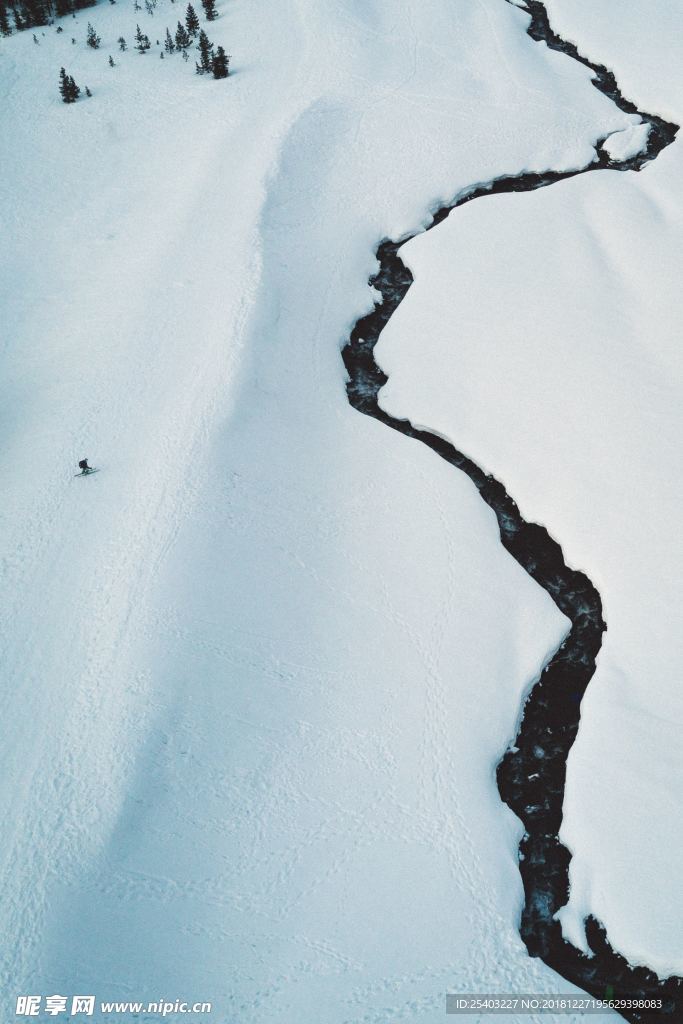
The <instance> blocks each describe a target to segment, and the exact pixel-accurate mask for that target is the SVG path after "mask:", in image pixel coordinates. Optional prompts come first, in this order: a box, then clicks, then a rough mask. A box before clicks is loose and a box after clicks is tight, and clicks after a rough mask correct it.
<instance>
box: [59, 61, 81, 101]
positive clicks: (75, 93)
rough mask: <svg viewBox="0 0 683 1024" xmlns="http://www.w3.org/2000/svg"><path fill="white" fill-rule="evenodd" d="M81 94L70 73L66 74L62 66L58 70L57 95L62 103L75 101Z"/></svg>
mask: <svg viewBox="0 0 683 1024" xmlns="http://www.w3.org/2000/svg"><path fill="white" fill-rule="evenodd" d="M80 94H81V90H80V89H79V88H78V86H77V85H76V83H75V82H74V80H73V78H72V77H71V75H67V73H66V71H65V70H64V68H62V69H61V70H60V72H59V95H60V96H61V97H62V100H63V102H64V103H75V102H76V100H77V99H78V97H79V96H80Z"/></svg>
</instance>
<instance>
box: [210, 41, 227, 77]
mask: <svg viewBox="0 0 683 1024" xmlns="http://www.w3.org/2000/svg"><path fill="white" fill-rule="evenodd" d="M211 70H212V71H213V77H214V78H227V77H228V75H229V74H230V57H229V56H228V54H227V53H226V52H225V50H224V49H223V47H222V46H219V47H218V49H217V50H216V56H215V57H214V58H213V61H212V62H211Z"/></svg>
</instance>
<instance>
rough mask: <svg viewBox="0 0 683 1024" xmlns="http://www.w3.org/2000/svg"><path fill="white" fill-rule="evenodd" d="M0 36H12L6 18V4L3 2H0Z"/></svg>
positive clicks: (0, 0) (2, 0) (3, 0)
mask: <svg viewBox="0 0 683 1024" xmlns="http://www.w3.org/2000/svg"><path fill="white" fill-rule="evenodd" d="M0 35H3V36H11V35H12V29H11V28H10V23H9V18H8V17H7V4H6V3H5V0H0Z"/></svg>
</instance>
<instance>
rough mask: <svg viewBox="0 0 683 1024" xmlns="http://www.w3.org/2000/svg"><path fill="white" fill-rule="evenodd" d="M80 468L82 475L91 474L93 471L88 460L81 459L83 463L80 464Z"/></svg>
mask: <svg viewBox="0 0 683 1024" xmlns="http://www.w3.org/2000/svg"><path fill="white" fill-rule="evenodd" d="M78 468H79V469H80V471H81V472H82V473H89V472H90V469H91V467H90V466H89V465H88V460H87V459H81V461H80V462H79V463H78Z"/></svg>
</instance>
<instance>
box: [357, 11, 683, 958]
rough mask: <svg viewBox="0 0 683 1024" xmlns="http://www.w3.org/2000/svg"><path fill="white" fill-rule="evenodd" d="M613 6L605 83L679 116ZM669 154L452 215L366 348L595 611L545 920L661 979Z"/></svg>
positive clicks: (672, 787)
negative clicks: (550, 544)
mask: <svg viewBox="0 0 683 1024" xmlns="http://www.w3.org/2000/svg"><path fill="white" fill-rule="evenodd" d="M589 6H590V12H591V13H590V14H587V16H586V19H587V21H588V22H590V23H591V24H592V22H594V21H595V20H596V18H597V15H596V8H597V7H598V6H599V5H585V7H586V9H587V8H588V7H589ZM619 6H620V11H621V13H622V14H623V23H624V24H626V25H628V26H630V33H629V39H630V45H629V47H628V49H627V50H626V51H623V52H622V54H621V60H620V61H619V62H618V63H617V70H618V73H619V75H621V73H622V70H623V69H625V68H626V65H627V64H628V62H629V60H631V61H632V62H633V66H634V67H639V68H640V70H639V71H638V72H637V75H636V79H628V77H627V78H626V79H625V82H627V83H628V82H631V83H633V84H634V85H635V84H636V81H638V82H639V81H640V79H641V78H644V77H647V75H648V74H649V70H650V65H649V64H648V63H647V61H648V60H650V61H651V70H652V74H653V76H655V77H654V78H653V79H651V80H650V87H649V90H646V92H647V98H646V102H647V103H650V104H652V105H654V109H655V110H656V111H658V112H659V111H662V112H664V113H669V111H671V110H673V114H674V116H675V117H676V118H677V120H678V121H679V122H680V120H681V118H682V116H683V106H682V105H681V103H680V95H679V94H680V82H679V81H678V79H677V67H678V47H677V45H676V38H675V34H673V33H669V32H668V17H669V15H668V14H667V13H666V8H667V5H664V4H663V5H654V6H653V7H650V8H648V10H647V12H644V8H643V7H642V5H640V4H637V3H633V4H623V5H621V4H620V5H619ZM672 6H674V7H675V5H672ZM604 7H605V8H610V7H612V9H613V5H610V4H605V5H604ZM554 8H557V9H558V10H559V9H561V8H562V0H556V3H554V4H552V5H551V11H552V9H554ZM567 8H568V9H571V10H574V7H573V5H572V4H571V3H569V4H567ZM658 11H663V12H664V16H663V19H662V21H661V22H659V21H658V20H657V14H656V12H658ZM602 13H603V15H604V14H605V11H604V10H603V12H602ZM679 13H681V12H679ZM567 17H568V16H567ZM567 17H566V18H565V19H564V21H563V20H562V19H560V22H559V26H558V27H559V28H560V29H561V30H563V31H565V32H567V33H568V35H569V38H572V39H578V37H579V32H580V28H583V22H582V23H581V26H580V28H579V27H576V29H575V31H574V32H573V33H572V32H570V31H569V29H568V27H567ZM598 20H599V19H598ZM641 21H642V22H643V25H644V27H643V34H642V35H643V39H644V40H646V41H649V42H650V46H649V47H648V46H647V45H645V46H644V47H643V48H641V45H640V40H641V33H640V25H641ZM572 24H574V22H572ZM577 24H578V23H577ZM601 24H602V27H603V29H604V32H603V34H601V35H599V36H596V37H595V39H593V37H592V36H591V35H590V33H588V37H587V38H588V44H587V45H585V46H584V45H583V40H584V37H583V35H582V36H581V42H582V49H583V50H587V51H588V52H589V53H590V55H591V56H592V57H594V58H596V59H599V60H603V61H607V62H609V61H610V60H611V59H612V58H613V57H614V55H615V51H614V47H615V45H616V44H615V43H614V42H613V43H612V49H611V50H609V49H608V51H607V52H606V53H604V54H600V53H599V43H600V42H602V41H603V38H604V35H605V34H607V28H608V23H607V20H604V21H602V22H601ZM614 24H615V22H614V20H610V21H609V29H610V30H611V29H612V27H614ZM620 31H621V30H620ZM655 58H656V59H655ZM639 62H640V63H639ZM653 81H654V82H656V83H657V84H658V89H659V91H660V92H661V94H662V95H661V102H660V103H656V102H655V99H654V96H653ZM669 83H671V88H670V89H668V90H667V88H666V87H667V85H668V84H669ZM627 95H628V93H627ZM630 98H632V99H636V100H638V101H639V102H640V100H641V97H640V96H634V95H633V94H631V96H630ZM682 152H683V150H682V149H681V144H680V142H676V143H674V144H673V145H672V146H671V147H670V148H669V149H667V150H666V151H665V152H663V153H662V154H661V155H660V156H659V157H658V158H657V161H656V162H655V163H652V164H650V165H649V166H647V167H646V168H645V170H644V171H643V172H642V173H641V174H639V175H635V174H618V173H615V172H612V171H604V172H599V173H596V174H589V175H584V176H581V177H579V178H575V179H572V180H570V181H566V182H561V183H559V184H556V185H553V186H552V187H551V188H547V189H542V190H539V191H537V192H534V193H530V194H526V195H510V196H504V195H501V196H492V197H489V198H485V199H482V200H480V201H477V202H476V203H472V204H471V205H468V206H465V207H463V208H462V209H460V210H458V211H457V212H456V214H454V215H453V216H452V217H450V218H449V220H448V221H446V222H445V223H444V224H443V225H441V226H440V227H438V228H437V229H435V230H434V231H433V232H430V233H429V235H427V236H421V237H418V238H416V239H414V240H413V241H411V242H410V243H409V244H408V245H406V246H405V247H404V249H402V250H401V256H402V258H403V260H404V261H405V262H406V263H407V265H408V266H410V268H411V269H412V271H413V273H414V275H415V278H416V281H415V284H414V286H413V288H412V289H411V292H410V295H409V296H408V298H407V299H406V300H405V302H404V303H403V304H402V306H401V307H400V309H399V310H398V312H397V314H396V315H395V317H394V318H393V319H392V321H391V324H390V325H389V326H388V328H387V330H386V331H385V333H384V335H383V337H382V341H381V342H380V345H379V346H378V349H377V356H378V359H379V361H380V363H381V365H382V367H383V369H384V370H385V371H386V372H387V373H388V374H389V378H390V379H389V383H388V384H387V386H386V387H385V388H384V389H383V391H382V395H381V402H382V405H383V407H384V408H386V409H387V410H389V411H390V412H391V413H393V414H394V415H397V416H407V417H410V419H411V420H412V422H413V423H417V424H424V425H426V426H428V427H429V428H431V429H434V430H436V431H438V432H439V433H442V434H444V435H445V436H448V437H451V438H453V439H454V440H455V441H456V443H457V444H458V446H459V447H460V448H461V450H463V451H465V452H467V453H468V454H470V455H471V456H472V457H473V458H475V459H476V460H477V461H478V462H479V463H480V464H482V465H484V467H485V468H486V469H488V470H490V471H492V472H494V473H495V474H496V475H497V476H498V477H500V478H501V479H503V480H504V481H505V483H506V485H507V487H508V488H509V490H510V492H511V493H512V494H513V495H514V496H515V498H516V499H517V500H518V502H519V503H520V505H521V508H522V511H523V512H524V513H525V514H526V515H527V516H531V517H534V518H535V519H536V520H537V521H540V522H542V523H544V524H545V525H546V526H547V527H548V529H549V530H550V532H551V534H552V535H553V536H554V537H555V538H556V539H558V540H559V541H560V542H561V543H562V545H563V548H564V552H565V556H566V558H567V560H568V562H569V563H570V564H571V565H573V566H576V567H579V568H581V569H582V570H584V571H586V572H587V573H588V574H589V576H590V578H591V579H592V580H593V582H594V583H595V585H596V586H597V587H598V589H599V591H600V593H601V595H602V598H603V604H604V611H605V617H606V620H607V625H608V630H607V633H606V636H605V639H604V643H603V649H602V651H601V654H600V657H599V664H598V671H597V673H596V676H595V678H594V680H593V681H592V683H591V685H590V687H589V690H588V693H587V695H586V698H585V700H584V702H583V705H582V724H581V729H580V734H579V738H578V740H577V742H576V744H575V745H574V747H573V749H572V752H571V755H570V759H569V768H568V779H567V790H566V800H565V808H564V811H565V817H564V824H563V828H562V833H561V836H562V839H563V841H564V842H565V843H566V845H567V846H568V847H569V848H570V849H571V851H572V853H573V859H572V863H571V868H570V880H571V898H570V902H569V905H568V907H567V908H565V910H563V911H562V914H561V917H562V923H563V926H564V929H565V934H566V936H567V937H568V938H570V939H571V940H572V941H574V942H576V943H577V944H579V945H580V946H582V947H583V946H584V941H585V940H584V938H583V919H584V917H585V916H586V915H588V914H589V913H592V914H593V915H595V916H596V917H597V918H598V919H599V920H601V921H602V922H604V924H605V925H606V927H607V932H608V936H609V938H610V941H611V942H612V944H613V945H614V946H615V947H616V948H617V949H618V950H620V951H621V952H622V953H624V954H625V955H626V956H628V958H629V959H630V960H631V962H632V963H636V964H646V965H648V966H651V967H653V968H654V969H655V970H657V971H658V972H659V973H660V974H661V975H664V976H666V975H669V974H672V973H677V974H680V973H681V972H683V959H681V950H683V930H682V925H681V921H682V920H683V917H682V915H681V903H680V893H681V891H682V885H681V871H680V868H681V864H680V848H681V845H682V843H683V832H682V831H681V821H682V819H683V816H682V815H681V792H683V786H682V783H683V760H682V758H681V749H680V742H679V732H680V725H681V721H682V720H683V705H682V703H681V694H680V686H679V665H680V661H681V650H680V630H679V629H678V627H677V609H678V607H679V606H680V581H679V577H678V573H677V568H676V567H677V565H678V564H679V562H680V558H681V548H680V539H679V530H678V525H677V524H678V516H677V510H678V508H679V506H680V503H681V497H682V496H681V494H680V486H679V483H678V482H679V480H680V468H679V457H678V451H677V441H678V437H679V435H680V408H681V395H680V380H681V364H680V345H679V341H678V323H679V322H680V315H681V309H680V287H679V282H678V277H679V268H680V264H681V256H682V250H683V244H682V243H683V222H682V221H681V215H680V181H681V170H682V167H681V153H682ZM482 282H485V287H486V288H487V289H488V294H490V296H491V300H490V301H488V302H482V298H481V291H482Z"/></svg>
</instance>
